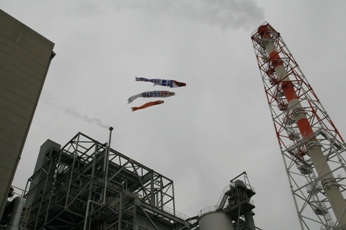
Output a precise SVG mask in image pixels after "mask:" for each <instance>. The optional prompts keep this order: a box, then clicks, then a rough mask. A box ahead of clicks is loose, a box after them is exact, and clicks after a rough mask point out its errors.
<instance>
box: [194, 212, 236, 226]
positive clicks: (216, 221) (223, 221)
mask: <svg viewBox="0 0 346 230" xmlns="http://www.w3.org/2000/svg"><path fill="white" fill-rule="evenodd" d="M199 228H200V230H215V229H217V230H233V225H232V219H231V217H230V216H228V215H226V214H225V213H224V212H210V213H207V214H205V215H203V216H202V217H200V219H199Z"/></svg>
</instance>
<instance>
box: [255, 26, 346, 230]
mask: <svg viewBox="0 0 346 230" xmlns="http://www.w3.org/2000/svg"><path fill="white" fill-rule="evenodd" d="M251 39H252V42H253V47H254V50H255V54H256V58H257V62H258V67H259V69H260V73H261V77H262V80H263V84H264V90H265V93H266V96H267V100H268V104H269V108H270V112H271V116H272V120H273V123H274V128H275V132H276V136H277V138H278V141H279V146H280V150H281V154H282V157H283V160H284V165H285V167H286V172H287V175H288V179H289V183H290V187H291V192H292V195H293V198H294V202H295V206H296V208H297V213H298V218H299V221H300V225H301V228H302V229H317V226H320V228H321V229H346V214H345V210H346V203H345V199H344V197H345V193H346V191H345V188H346V187H345V182H346V180H345V178H346V177H345V176H346V173H345V172H346V169H345V159H344V157H345V151H346V145H345V143H344V140H343V139H342V137H341V135H340V133H339V132H338V130H337V128H336V127H335V125H334V124H333V122H332V120H331V119H330V117H329V115H328V114H327V112H326V111H325V109H324V108H323V106H322V104H321V102H320V100H319V99H318V97H317V95H316V94H315V92H314V91H313V89H312V87H311V86H310V84H309V83H308V81H307V79H306V78H305V76H304V74H303V73H302V71H301V70H300V68H299V66H298V64H297V62H296V61H295V60H294V58H293V56H292V54H291V53H290V51H289V50H288V48H287V46H286V44H285V43H284V41H283V40H282V38H281V36H280V33H278V32H277V31H276V30H275V29H274V28H273V27H272V26H271V25H270V24H268V23H265V24H264V25H261V26H260V27H259V28H258V30H257V31H255V32H254V33H253V34H252V36H251Z"/></svg>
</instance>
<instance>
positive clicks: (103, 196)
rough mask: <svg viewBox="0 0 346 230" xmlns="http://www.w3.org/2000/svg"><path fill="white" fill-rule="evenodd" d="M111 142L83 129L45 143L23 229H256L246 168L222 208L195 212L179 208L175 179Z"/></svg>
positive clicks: (224, 196) (226, 194) (225, 193)
mask: <svg viewBox="0 0 346 230" xmlns="http://www.w3.org/2000/svg"><path fill="white" fill-rule="evenodd" d="M110 134H111V133H110ZM110 140H111V135H110ZM110 140H109V142H108V143H103V144H102V143H100V142H98V141H96V140H94V139H92V138H91V137H89V136H87V135H85V134H83V133H78V134H77V135H75V136H74V137H73V138H72V139H71V140H70V141H69V142H68V143H67V144H66V145H64V146H63V147H61V146H60V145H59V144H57V143H55V142H53V141H51V140H47V141H46V142H45V143H44V144H43V145H42V146H41V149H40V153H39V155H38V159H37V163H36V166H35V173H34V174H33V175H32V176H31V177H30V179H29V180H28V185H27V188H26V191H27V193H26V195H25V198H26V204H25V209H24V212H23V213H22V220H21V226H22V227H23V228H25V229H75V230H82V229H83V230H86V229H88V230H89V229H100V230H101V229H110V230H112V229H114V230H116V229H122V230H194V229H201V230H209V229H216V228H217V229H220V230H226V229H227V230H232V229H239V230H240V229H241V230H255V229H256V227H255V225H254V220H253V215H254V213H253V211H252V210H253V209H254V208H255V206H254V203H253V201H252V200H251V197H252V196H253V195H254V194H255V192H254V189H253V188H252V187H251V185H250V184H249V181H248V178H247V175H246V173H242V174H241V175H239V176H238V177H236V178H235V179H233V180H231V181H230V185H228V186H227V187H226V188H225V190H224V191H223V194H222V196H221V199H220V201H219V203H218V204H217V205H214V206H212V207H208V208H206V209H203V210H201V211H200V213H199V215H196V216H194V217H188V216H186V215H183V214H181V213H179V212H178V211H177V210H176V207H175V197H174V186H173V181H172V180H171V179H169V178H167V177H165V176H164V175H162V174H160V173H158V172H156V171H154V170H153V169H150V168H148V167H147V166H145V165H143V164H141V163H139V162H137V161H136V160H134V159H131V158H130V157H128V156H125V155H123V154H121V153H119V152H118V151H116V150H114V149H112V148H110V142H111V141H110ZM242 177H243V179H241V178H242ZM196 213H197V212H196Z"/></svg>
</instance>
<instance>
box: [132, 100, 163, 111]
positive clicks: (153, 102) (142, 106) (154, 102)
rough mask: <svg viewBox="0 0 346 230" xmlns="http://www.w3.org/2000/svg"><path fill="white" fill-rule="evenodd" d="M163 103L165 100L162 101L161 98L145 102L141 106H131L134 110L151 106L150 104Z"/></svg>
mask: <svg viewBox="0 0 346 230" xmlns="http://www.w3.org/2000/svg"><path fill="white" fill-rule="evenodd" d="M162 103H164V101H161V100H157V101H151V102H148V103H145V104H144V105H141V106H139V107H131V109H132V112H133V111H136V110H138V109H145V108H147V107H150V106H153V105H159V104H162Z"/></svg>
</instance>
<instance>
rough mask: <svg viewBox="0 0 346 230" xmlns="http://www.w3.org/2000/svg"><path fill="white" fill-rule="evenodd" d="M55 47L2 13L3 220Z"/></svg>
mask: <svg viewBox="0 0 346 230" xmlns="http://www.w3.org/2000/svg"><path fill="white" fill-rule="evenodd" d="M53 47H54V43H52V42H51V41H49V40H48V39H46V38H44V37H43V36H41V35H40V34H38V33H37V32H35V31H33V30H32V29H30V28H29V27H27V26H26V25H24V24H23V23H21V22H19V21H18V20H16V19H15V18H13V17H11V16H10V15H8V14H7V13H5V12H4V11H2V10H0V146H1V148H0V185H1V186H0V217H2V215H3V213H4V210H5V208H6V206H7V198H8V194H9V193H10V187H11V184H12V180H13V177H14V174H15V172H16V169H17V165H18V162H19V159H20V156H21V153H22V150H23V147H24V143H25V140H26V137H27V134H28V131H29V128H30V124H31V121H32V119H33V116H34V113H35V109H36V106H37V103H38V100H39V97H40V94H41V90H42V87H43V84H44V81H45V78H46V75H47V71H48V68H49V65H50V62H51V60H52V58H53V57H54V55H55V54H54V52H53Z"/></svg>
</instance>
